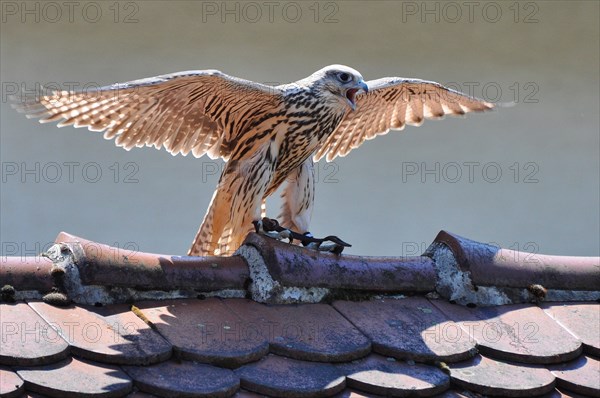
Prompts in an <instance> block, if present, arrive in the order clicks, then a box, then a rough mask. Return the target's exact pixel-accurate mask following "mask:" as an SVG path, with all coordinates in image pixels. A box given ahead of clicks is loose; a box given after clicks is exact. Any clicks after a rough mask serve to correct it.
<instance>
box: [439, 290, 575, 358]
mask: <svg viewBox="0 0 600 398" xmlns="http://www.w3.org/2000/svg"><path fill="white" fill-rule="evenodd" d="M432 302H433V303H434V304H435V305H436V306H437V307H438V308H439V309H440V310H442V311H443V312H444V313H445V314H446V315H447V316H448V317H450V318H451V319H452V320H454V321H456V322H457V323H459V324H460V325H461V326H462V327H463V329H464V330H466V331H467V332H468V333H469V334H470V335H471V336H472V338H473V339H475V341H477V344H478V348H479V351H480V352H482V353H484V354H485V355H488V356H490V357H494V358H499V359H506V360H509V361H517V362H524V363H543V364H548V363H557V362H564V361H568V360H570V359H573V358H576V357H577V356H578V355H579V354H580V353H581V350H582V348H581V341H579V340H578V339H577V338H575V337H574V336H573V335H572V334H571V333H569V332H568V331H567V330H565V329H564V328H563V327H561V326H560V325H559V324H558V323H556V321H554V319H552V318H551V317H550V316H548V315H547V314H546V313H545V312H544V311H543V310H542V309H540V308H539V307H536V306H533V305H529V304H515V305H503V306H498V307H482V308H466V307H462V306H459V305H453V304H450V303H448V302H447V301H444V300H434V301H432ZM557 342H560V344H558V343H557Z"/></svg>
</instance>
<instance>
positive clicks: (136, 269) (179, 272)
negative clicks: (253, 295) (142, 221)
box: [55, 232, 249, 291]
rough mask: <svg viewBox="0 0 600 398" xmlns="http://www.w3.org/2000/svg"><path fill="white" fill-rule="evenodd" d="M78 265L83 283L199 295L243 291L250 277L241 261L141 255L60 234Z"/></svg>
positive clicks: (233, 258)
mask: <svg viewBox="0 0 600 398" xmlns="http://www.w3.org/2000/svg"><path fill="white" fill-rule="evenodd" d="M55 241H56V242H57V243H59V242H61V243H67V244H68V245H69V247H70V248H71V250H72V251H73V252H74V253H75V255H76V260H77V262H78V263H85V264H86V266H85V267H81V268H80V270H79V272H80V276H81V279H82V281H83V283H85V284H89V285H100V286H123V287H137V288H144V289H165V290H169V289H178V288H194V289H198V290H200V291H214V290H221V289H243V288H244V283H246V281H247V279H248V277H249V271H248V266H247V265H246V262H245V261H244V259H243V258H241V257H239V256H231V257H189V256H171V255H162V254H153V253H142V252H138V251H135V250H128V249H123V248H119V247H111V246H108V245H105V244H102V243H98V242H92V241H89V240H86V239H83V238H80V237H77V236H73V235H71V234H68V233H65V232H61V233H60V234H59V235H58V236H57V237H56V240H55Z"/></svg>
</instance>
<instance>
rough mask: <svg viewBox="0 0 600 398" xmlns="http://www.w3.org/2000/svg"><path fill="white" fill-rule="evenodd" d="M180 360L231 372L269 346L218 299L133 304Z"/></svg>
mask: <svg viewBox="0 0 600 398" xmlns="http://www.w3.org/2000/svg"><path fill="white" fill-rule="evenodd" d="M136 306H137V307H138V309H139V311H140V313H141V314H142V315H143V316H144V317H146V319H147V320H148V321H150V322H151V323H152V325H153V326H154V327H155V328H156V330H157V331H158V332H159V333H160V334H161V335H162V336H163V337H164V338H165V339H167V340H168V341H169V343H171V344H172V345H173V349H174V350H175V351H177V354H178V356H179V357H180V358H182V359H188V360H191V361H198V362H204V363H210V364H213V365H218V366H223V367H229V368H235V367H238V366H241V365H243V364H245V363H248V362H253V361H256V360H258V359H260V358H262V357H263V356H265V355H267V353H268V351H269V343H268V341H267V340H266V339H264V338H263V337H262V336H260V335H257V334H255V333H254V332H253V330H252V329H249V328H246V325H245V324H244V322H243V320H242V319H241V318H240V317H239V316H237V315H236V314H235V313H234V312H233V311H231V310H230V309H229V308H228V307H227V306H226V305H225V304H224V303H223V301H222V300H220V299H216V298H209V299H206V300H198V299H187V300H167V301H151V302H144V303H139V304H136Z"/></svg>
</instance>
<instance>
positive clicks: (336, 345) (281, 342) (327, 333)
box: [224, 299, 371, 362]
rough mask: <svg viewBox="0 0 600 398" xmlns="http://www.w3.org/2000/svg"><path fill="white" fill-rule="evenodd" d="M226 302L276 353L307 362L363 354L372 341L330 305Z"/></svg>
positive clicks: (354, 356)
mask: <svg viewBox="0 0 600 398" xmlns="http://www.w3.org/2000/svg"><path fill="white" fill-rule="evenodd" d="M224 303H225V304H226V305H227V306H228V307H229V308H231V310H232V311H233V312H235V313H236V314H237V315H239V316H240V318H242V319H243V320H244V322H245V324H246V325H247V326H246V327H245V328H246V329H249V328H250V327H253V328H255V330H256V333H259V334H260V335H262V336H263V337H264V338H265V339H267V340H268V341H269V344H270V350H271V352H273V353H276V354H280V355H285V356H287V357H290V358H295V359H302V360H306V361H320V362H342V361H350V360H353V359H356V358H360V357H363V356H365V355H367V354H368V353H369V352H370V351H371V342H370V340H369V339H368V338H366V337H365V336H364V335H363V334H362V333H361V332H360V331H358V330H357V329H356V328H355V327H354V326H353V325H352V324H351V323H350V322H349V321H348V320H347V319H346V318H344V317H343V316H342V315H340V313H339V312H337V311H336V310H335V309H333V308H332V307H331V306H329V305H326V304H300V305H264V304H259V303H256V302H254V301H251V300H244V299H229V300H225V301H224Z"/></svg>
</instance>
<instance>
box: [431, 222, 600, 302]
mask: <svg viewBox="0 0 600 398" xmlns="http://www.w3.org/2000/svg"><path fill="white" fill-rule="evenodd" d="M435 242H438V243H443V244H445V245H447V246H448V247H449V248H450V249H451V250H452V252H453V253H454V256H455V257H456V260H457V261H458V264H459V266H460V267H461V269H462V270H464V271H468V272H470V274H471V279H472V281H473V283H475V285H478V286H498V287H520V288H526V287H527V286H529V285H531V283H536V284H540V285H542V286H544V287H545V288H546V289H560V290H589V291H595V290H597V289H598V286H599V285H600V272H598V257H575V256H550V255H543V254H537V253H527V252H520V251H516V250H509V249H502V248H499V247H497V246H494V245H491V244H486V243H481V242H476V241H473V240H470V239H467V238H463V237H461V236H458V235H455V234H452V233H449V232H446V231H441V232H440V233H439V234H438V236H437V237H436V238H435ZM532 281H534V282H532Z"/></svg>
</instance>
